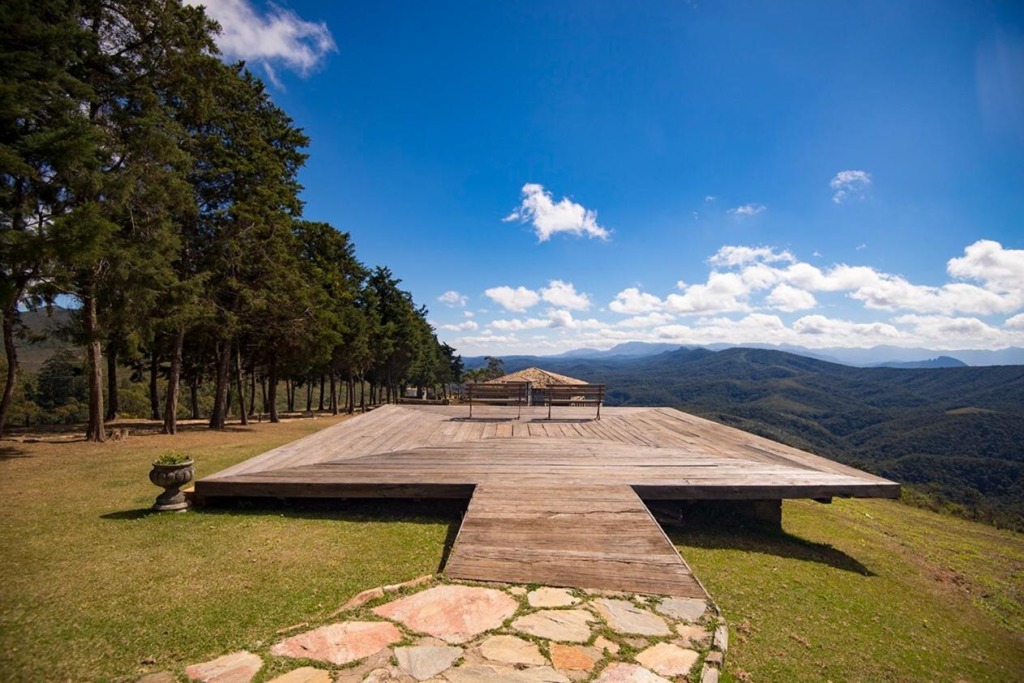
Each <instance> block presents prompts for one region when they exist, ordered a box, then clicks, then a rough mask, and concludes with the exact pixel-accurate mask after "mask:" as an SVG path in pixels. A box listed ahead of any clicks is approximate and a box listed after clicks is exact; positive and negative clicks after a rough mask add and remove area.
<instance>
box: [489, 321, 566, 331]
mask: <svg viewBox="0 0 1024 683" xmlns="http://www.w3.org/2000/svg"><path fill="white" fill-rule="evenodd" d="M488 327H492V328H494V329H496V330H500V331H502V332H519V331H520V330H536V329H540V328H544V327H551V320H549V319H547V318H527V319H525V320H521V319H518V318H513V319H512V320H492V321H491V322H490V323H488Z"/></svg>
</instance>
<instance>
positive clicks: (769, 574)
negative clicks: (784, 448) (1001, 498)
mask: <svg viewBox="0 0 1024 683" xmlns="http://www.w3.org/2000/svg"><path fill="white" fill-rule="evenodd" d="M783 529H784V532H783V533H778V532H774V533H773V532H770V531H767V532H766V531H759V530H746V531H745V530H742V529H736V528H735V527H732V528H729V527H726V526H724V525H717V526H716V525H713V524H711V525H708V524H701V525H696V524H694V525H691V526H690V527H689V528H683V529H670V530H669V531H670V536H671V538H672V539H673V541H674V542H675V543H676V544H677V547H678V548H679V551H680V552H681V553H682V555H683V557H685V558H686V559H687V561H688V562H689V563H690V566H691V567H692V568H693V570H694V572H695V573H696V574H697V576H698V577H699V578H700V579H701V580H702V581H703V583H704V585H705V586H706V587H707V589H708V590H709V592H710V593H711V594H712V596H714V598H715V600H716V601H717V602H718V605H719V606H720V607H721V609H722V611H723V612H724V613H725V617H726V619H727V620H728V621H729V624H730V638H731V639H730V648H729V654H728V658H727V663H728V666H727V668H726V674H727V675H726V676H725V677H724V679H725V680H727V681H736V680H740V681H746V680H750V681H836V682H838V681H1019V680H1022V679H1024V602H1022V599H1024V536H1022V535H1020V534H1016V533H1013V532H1006V531H999V530H997V529H994V528H991V527H987V526H982V525H980V524H976V523H972V522H966V521H963V520H960V519H956V518H953V517H948V516H944V515H939V514H936V513H932V512H928V511H925V510H920V509H917V508H912V507H908V506H906V505H901V504H899V503H896V502H890V501H840V500H837V501H836V502H835V503H833V504H832V505H819V504H817V503H812V502H803V501H797V502H786V503H785V505H784V508H783Z"/></svg>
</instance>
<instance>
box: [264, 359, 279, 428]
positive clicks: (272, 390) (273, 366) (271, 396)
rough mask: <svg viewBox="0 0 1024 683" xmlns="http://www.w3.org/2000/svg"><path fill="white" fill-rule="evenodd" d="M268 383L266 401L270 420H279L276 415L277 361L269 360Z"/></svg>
mask: <svg viewBox="0 0 1024 683" xmlns="http://www.w3.org/2000/svg"><path fill="white" fill-rule="evenodd" d="M268 384H270V387H269V389H268V391H267V401H268V402H269V408H270V409H269V410H268V411H267V412H268V413H270V421H271V422H280V421H281V420H280V419H279V418H278V416H277V362H276V361H271V363H270V377H269V378H268Z"/></svg>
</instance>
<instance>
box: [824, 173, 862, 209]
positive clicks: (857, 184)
mask: <svg viewBox="0 0 1024 683" xmlns="http://www.w3.org/2000/svg"><path fill="white" fill-rule="evenodd" d="M828 185H829V187H831V188H832V189H833V190H835V194H833V195H832V201H834V202H835V203H836V204H842V203H843V202H844V201H846V200H847V199H863V198H864V194H865V193H866V192H867V190H868V188H869V187H871V174H870V173H868V172H867V171H840V172H839V173H836V175H835V177H834V178H832V180H831V181H830V182H829V184H828Z"/></svg>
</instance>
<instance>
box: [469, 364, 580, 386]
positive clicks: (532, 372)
mask: <svg viewBox="0 0 1024 683" xmlns="http://www.w3.org/2000/svg"><path fill="white" fill-rule="evenodd" d="M508 382H529V383H530V384H532V385H533V388H534V389H545V388H547V387H549V386H551V385H558V384H589V382H584V381H583V380H581V379H576V378H574V377H568V376H566V375H559V374H558V373H556V372H551V371H549V370H542V369H540V368H526V369H525V370H520V371H519V372H513V373H510V374H508V375H503V376H501V377H498V378H496V379H491V380H488V381H487V383H488V384H505V383H508Z"/></svg>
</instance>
